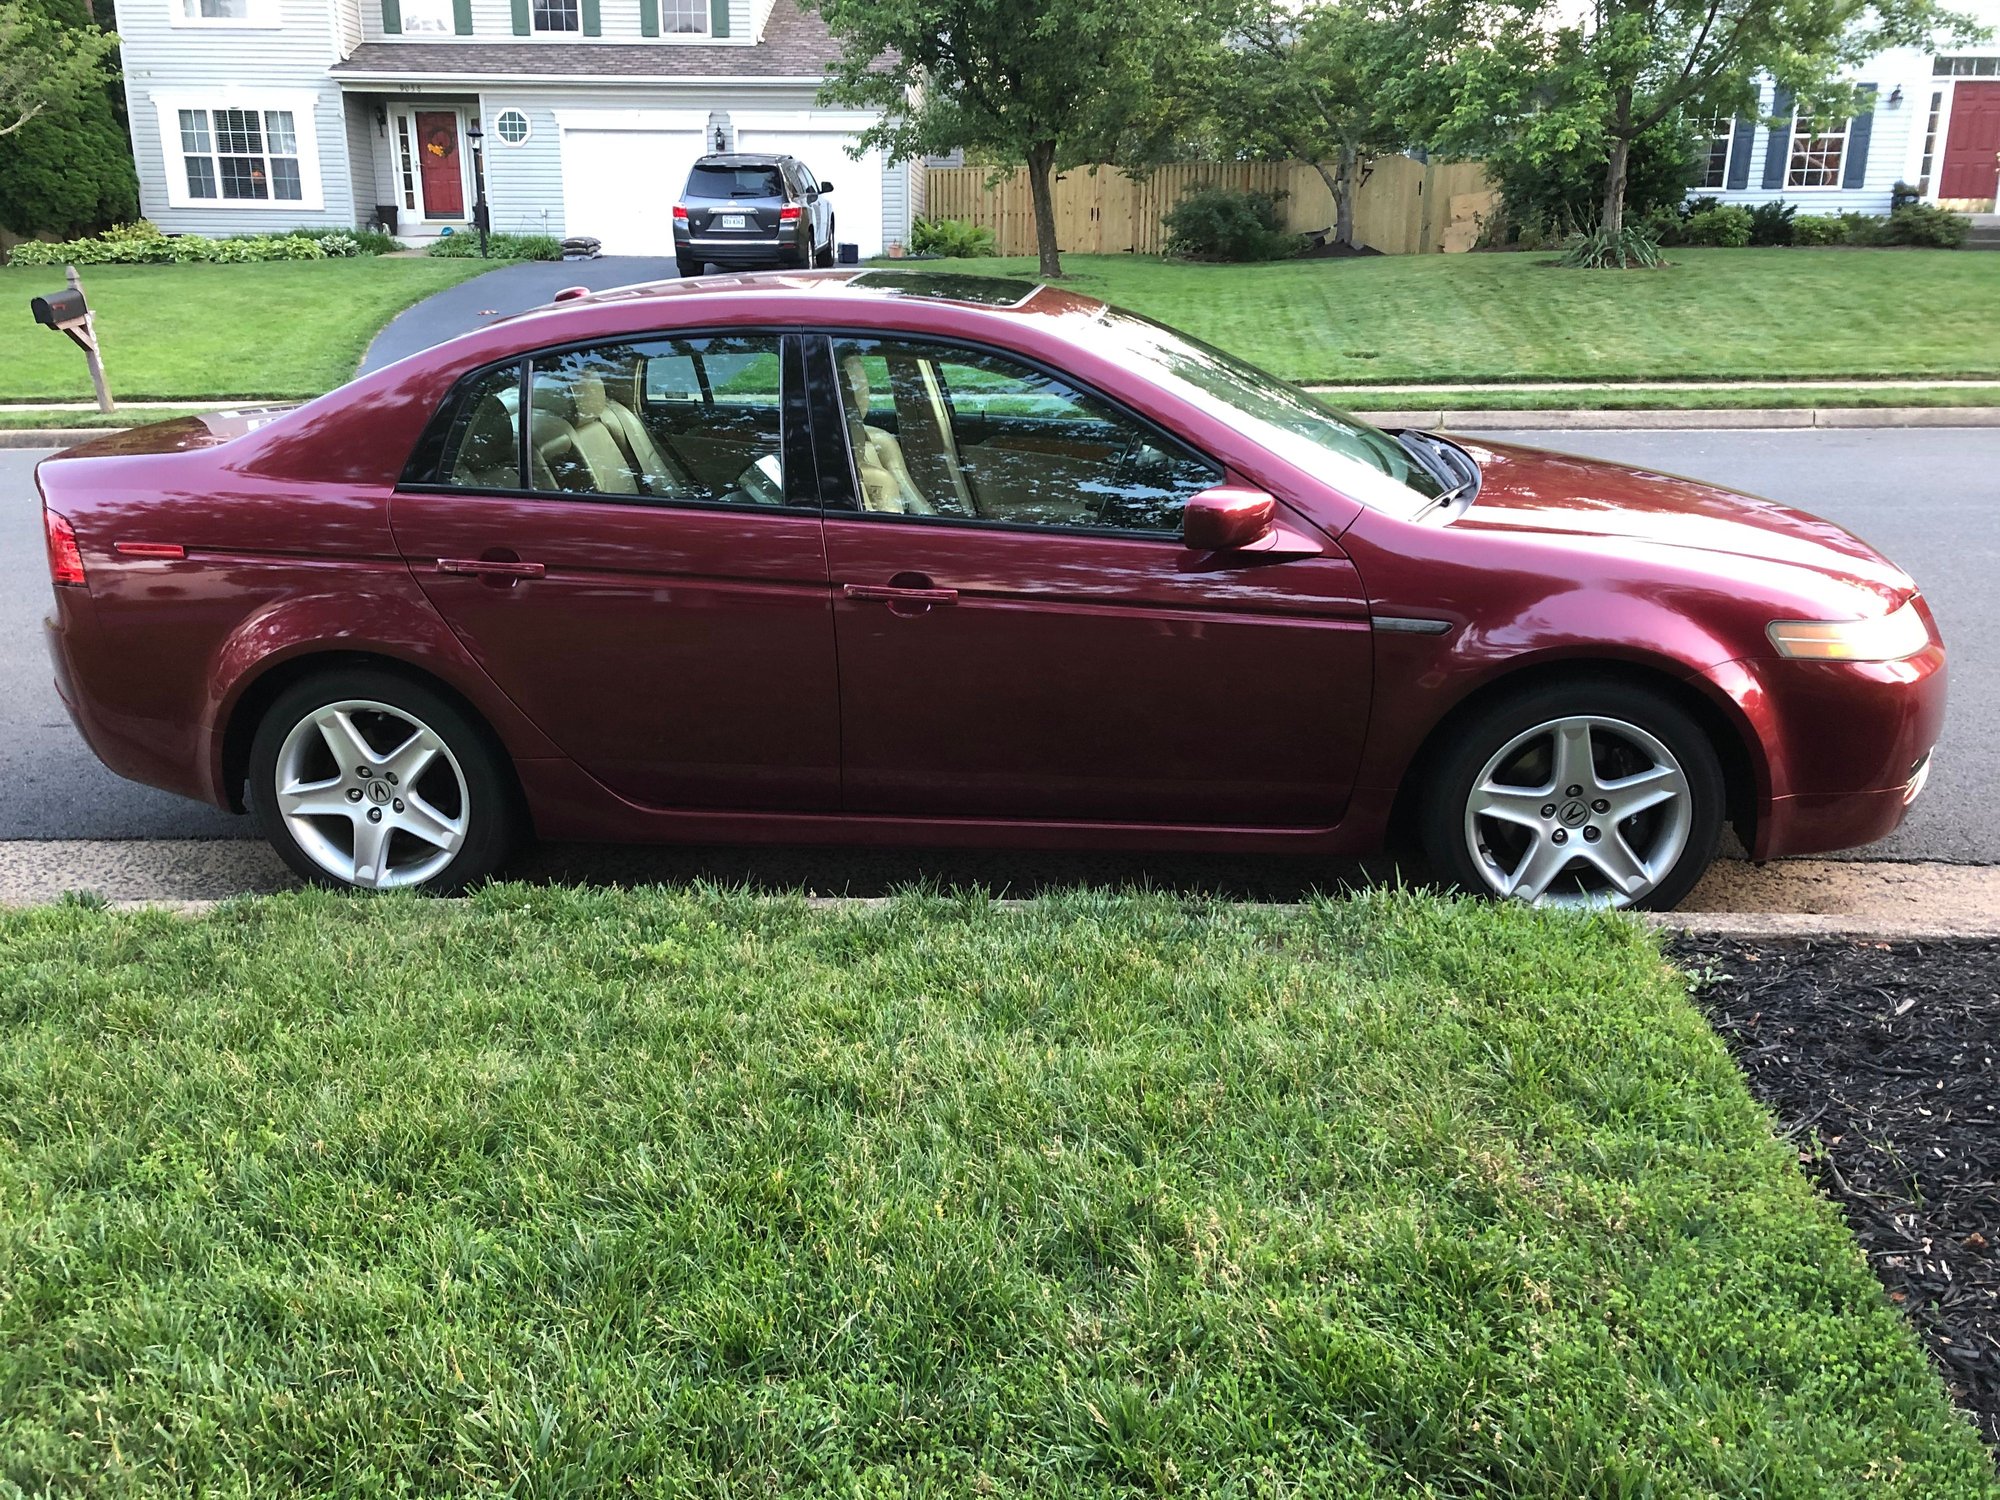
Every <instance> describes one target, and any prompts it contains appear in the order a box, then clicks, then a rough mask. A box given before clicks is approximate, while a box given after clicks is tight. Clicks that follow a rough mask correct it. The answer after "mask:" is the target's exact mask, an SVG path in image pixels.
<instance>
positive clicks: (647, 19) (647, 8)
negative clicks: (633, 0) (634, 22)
mask: <svg viewBox="0 0 2000 1500" xmlns="http://www.w3.org/2000/svg"><path fill="white" fill-rule="evenodd" d="M659 34H660V0H639V35H640V36H658V35H659Z"/></svg>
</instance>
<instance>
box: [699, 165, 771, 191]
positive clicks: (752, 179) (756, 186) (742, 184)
mask: <svg viewBox="0 0 2000 1500" xmlns="http://www.w3.org/2000/svg"><path fill="white" fill-rule="evenodd" d="M687 195H688V197H690V198H782V197H784V196H785V183H784V179H783V178H781V177H780V176H779V175H778V169H777V168H776V167H696V168H695V169H694V170H693V171H692V172H690V173H688V185H687Z"/></svg>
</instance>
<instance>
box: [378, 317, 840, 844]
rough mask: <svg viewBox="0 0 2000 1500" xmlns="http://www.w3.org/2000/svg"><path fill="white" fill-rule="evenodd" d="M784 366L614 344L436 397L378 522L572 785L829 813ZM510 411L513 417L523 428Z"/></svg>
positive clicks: (829, 634)
mask: <svg viewBox="0 0 2000 1500" xmlns="http://www.w3.org/2000/svg"><path fill="white" fill-rule="evenodd" d="M798 358H799V354H798V349H797V347H796V345H795V344H793V343H792V342H791V341H789V340H787V339H786V338H784V337H783V336H782V335H780V334H776V333H740V332H731V333H728V334H721V333H718V334H713V335H700V334H694V335H689V334H678V335H676V336H674V337H671V338H668V337H652V336H636V337H633V338H629V339H624V340H616V341H608V342H603V343H598V344H594V345H591V346H588V347H585V348H572V349H563V350H556V351H551V352H548V353H545V354H537V355H535V356H534V357H533V358H532V359H528V360H522V361H518V362H511V363H509V364H506V365H502V366H499V367H496V368H493V369H489V370H486V371H482V372H480V373H479V374H477V375H475V376H472V377H468V379H467V380H465V381H462V382H460V385H459V388H458V390H457V391H456V392H455V393H454V395H453V397H452V398H451V399H450V400H449V401H448V402H447V404H446V407H445V409H444V411H442V412H441V413H440V416H439V420H438V422H437V423H435V424H434V426H433V430H432V432H431V433H430V434H427V436H426V438H425V441H424V444H423V445H422V446H421V447H420V448H419V451H418V453H417V455H416V457H415V458H414V459H413V461H412V465H411V473H410V475H409V476H408V477H406V479H405V482H404V483H403V484H402V485H401V486H400V487H399V489H398V491H397V493H396V496H395V498H394V501H393V502H392V505H391V512H390V516H391V523H392V525H393V528H394V531H395V536H396V541H397V545H398V546H399V548H400V549H401V551H402V553H403V555H404V557H405V558H406V559H407V560H408V562H409V564H410V567H411V569H412V571H413V572H414V573H415V575H416V577H417V579H418V581H419V583H420V584H421V585H422V587H423V590H424V592H425V594H426V595H428V596H429V598H430V600H431V602H432V603H433V604H434V605H435V606H436V607H437V609H438V611H439V612H440V613H441V614H442V615H443V616H444V618H445V619H446V621H447V622H448V623H449V624H450V626H451V628H452V630H453V631H454V632H455V633H456V634H457V635H458V637H459V638H460V639H461V640H462V641H464V643H465V644H466V646H467V648H468V649H469V650H470V651H471V652H472V654H473V655H474V657H475V658H477V660H478V661H479V662H480V664H481V665H482V666H483V667H484V668H485V670H486V671H487V672H488V673H489V674H490V675H491V676H492V678H493V679H494V681H495V682H496V683H498V684H499V686H500V687H501V688H502V690H504V691H505V692H506V693H507V694H508V696H509V697H511V698H512V699H513V700H514V702H515V703H517V704H518V705H519V706H520V707H521V708H522V710H523V711H524V712H526V713H527V714H528V715H529V716H530V717H531V718H532V719H534V720H535V722H536V723H537V724H538V725H539V726H540V727H541V728H542V730H543V731H544V732H545V733H546V734H547V735H548V736H549V737H550V738H551V739H552V740H554V741H555V742H556V743H557V744H558V745H560V746H561V747H562V748H563V750H564V751H565V752H566V753H567V754H569V755H570V756H571V757H572V758H573V759H574V760H575V761H576V762H577V763H578V764H579V765H581V766H582V767H583V768H584V769H585V770H586V771H588V772H589V773H590V774H591V775H592V776H594V777H596V778H597V779H598V780H599V781H601V782H603V783H604V784H605V785H606V786H608V787H610V788H611V789H612V790H613V791H615V792H617V793H619V794H620V795H622V796H624V797H627V798H629V799H631V800H633V801H635V802H640V803H645V804H648V805H651V806H657V807H670V808H712V809H742V810H753V811H820V812H824V811H833V810H836V809H837V807H838V805H839V712H838V702H837V698H836V692H837V688H836V681H835V668H834V659H833V649H834V640H833V621H832V615H831V610H830V604H829V600H828V583H827V576H826V560H825V552H824V546H823V543H822V538H821V532H820V522H819V512H818V508H817V503H816V497H815V493H814V479H813V471H812V459H811V453H810V449H809V448H803V449H802V448H801V445H802V444H804V443H806V442H808V439H807V437H806V425H807V424H806V423H805V422H804V421H803V420H802V419H795V415H788V407H789V409H790V410H791V411H792V412H793V413H794V414H796V413H797V412H799V411H802V405H801V403H802V399H803V397H802V388H801V385H800V380H799V375H798V368H797V367H798ZM524 417H525V420H524Z"/></svg>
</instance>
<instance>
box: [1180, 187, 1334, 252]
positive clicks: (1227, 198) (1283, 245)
mask: <svg viewBox="0 0 2000 1500" xmlns="http://www.w3.org/2000/svg"><path fill="white" fill-rule="evenodd" d="M1166 230H1167V254H1168V255H1171V256H1176V257H1178V258H1180V259H1182V260H1221V261H1242V260H1283V259H1284V258H1285V257H1286V256H1288V255H1296V254H1297V253H1298V251H1299V246H1300V244H1301V240H1300V238H1299V236H1297V235H1295V234H1287V233H1285V231H1284V230H1283V229H1282V228H1281V227H1280V224H1279V220H1278V200H1277V199H1276V198H1274V197H1273V196H1272V195H1271V194H1269V193H1239V192H1236V191H1234V190H1233V189H1230V188H1221V187H1198V188H1193V189H1190V190H1189V191H1188V192H1186V193H1183V194H1182V195H1181V199H1180V202H1178V203H1176V204H1175V205H1174V206H1173V207H1172V208H1170V209H1169V210H1167V216H1166Z"/></svg>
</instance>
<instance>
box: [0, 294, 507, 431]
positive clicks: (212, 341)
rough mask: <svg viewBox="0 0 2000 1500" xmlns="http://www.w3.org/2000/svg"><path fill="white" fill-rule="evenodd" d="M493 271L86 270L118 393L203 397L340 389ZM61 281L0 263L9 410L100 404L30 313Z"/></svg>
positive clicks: (0, 378)
mask: <svg viewBox="0 0 2000 1500" xmlns="http://www.w3.org/2000/svg"><path fill="white" fill-rule="evenodd" d="M493 268H494V267H493V265H492V264H490V263H488V262H483V261H476V260H431V259H428V258H422V257H414V258H410V257H403V256H378V257H361V258H357V259H352V260H306V261H269V262H261V263H255V264H246V265H233V266H216V265H191V266H81V267H79V268H78V273H79V274H80V275H81V276H82V277H83V286H84V292H85V294H86V295H87V296H88V297H89V298H90V305H91V307H92V308H93V309H95V310H96V313H97V331H98V335H99V337H100V338H101V340H102V342H103V345H104V364H105V369H106V371H107V373H108V374H109V376H110V380H111V393H112V395H114V396H116V397H119V398H120V399H123V400H127V401H146V400H160V401H180V400H188V401H200V400H209V399H214V400H227V399H229V398H231V397H237V396H244V397H259V396H274V397H295V396H317V395H320V394H322V393H324V392H326V391H330V390H332V389H333V388H334V387H335V386H337V385H340V384H342V383H344V382H345V381H348V380H352V379H353V378H354V372H355V370H356V369H357V368H358V367H359V366H360V364H361V356H362V355H363V354H364V353H365V352H366V351H367V348H368V345H369V343H370V342H371V341H373V339H374V337H375V335H376V334H377V333H379V332H380V331H381V330H382V326H383V325H384V324H386V323H387V322H388V321H389V320H390V319H391V318H393V317H395V316H396V314H397V313H399V312H401V311H402V310H403V309H404V308H406V307H408V306H409V305H410V304H411V303H413V302H416V301H418V300H420V299H422V298H424V297H428V296H429V295H430V294H431V293H432V292H437V291H442V290H443V289H444V288H445V287H448V286H451V285H453V284H455V283H457V282H460V281H464V280H465V279H466V278H467V277H469V276H476V275H478V274H479V273H480V272H481V271H490V270H492V269H493ZM62 284H63V273H62V271H61V269H60V268H55V269H51V268H49V267H46V266H0V329H4V330H5V331H4V332H0V401H88V400H90V399H91V386H90V374H89V372H88V371H87V370H86V369H85V368H84V361H83V354H82V351H80V350H79V349H77V348H76V346H75V345H73V344H72V343H70V341H69V340H68V339H66V338H64V337H63V336H62V335H61V334H57V333H51V332H50V331H49V330H48V329H46V328H42V327H40V326H39V325H37V324H36V323H35V322H34V321H33V319H31V318H30V317H29V316H28V299H29V298H30V297H33V296H36V295H38V294H39V293H43V292H47V291H52V290H55V289H57V288H60V287H61V286H62ZM134 419H135V420H140V421H147V420H151V418H150V417H148V416H146V415H143V414H134Z"/></svg>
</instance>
